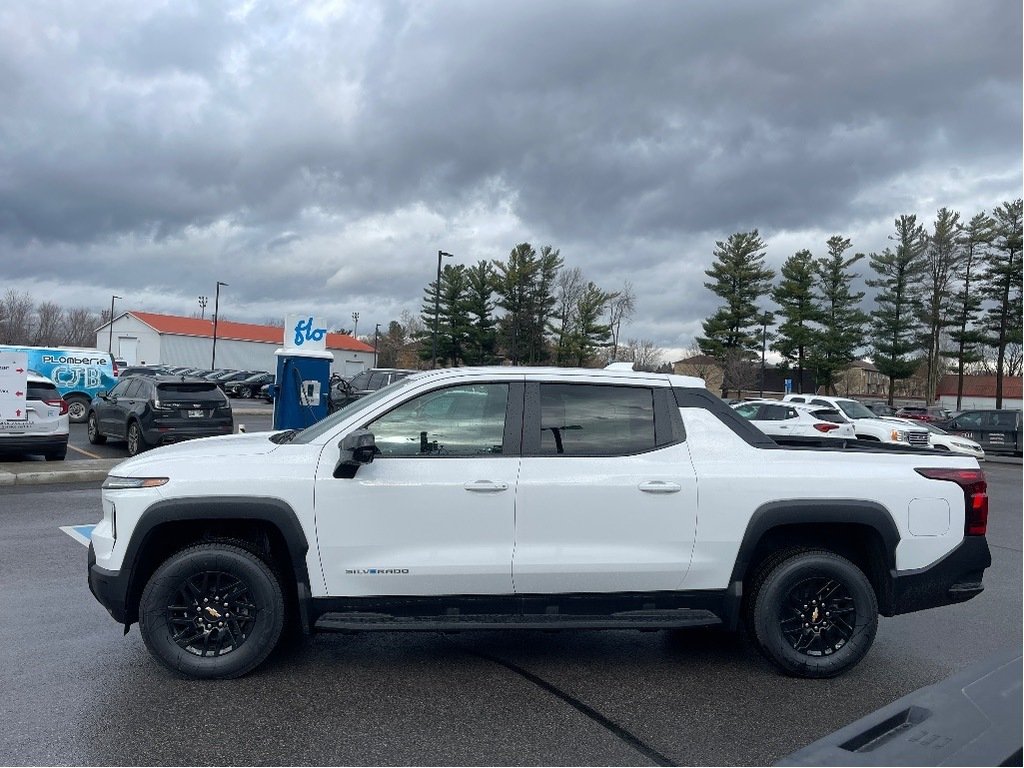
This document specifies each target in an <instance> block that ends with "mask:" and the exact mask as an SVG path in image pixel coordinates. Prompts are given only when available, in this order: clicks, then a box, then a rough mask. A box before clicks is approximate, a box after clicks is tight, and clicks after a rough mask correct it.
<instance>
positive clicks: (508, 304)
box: [494, 243, 562, 365]
mask: <svg viewBox="0 0 1024 768" xmlns="http://www.w3.org/2000/svg"><path fill="white" fill-rule="evenodd" d="M561 267H562V258H561V256H560V255H559V252H558V251H557V250H556V249H553V248H552V247H551V246H544V247H543V248H542V249H541V254H540V256H539V257H538V256H537V251H536V250H534V248H533V246H532V245H530V244H529V243H520V244H519V245H517V246H516V247H515V248H513V249H512V251H511V252H510V253H509V257H508V260H507V261H504V262H502V261H495V262H494V271H495V280H494V290H495V293H496V294H497V300H496V304H497V306H499V307H501V308H502V309H503V310H505V315H504V317H502V319H501V321H500V322H499V325H498V327H499V335H500V337H501V342H502V346H503V347H504V348H505V350H506V353H507V355H508V357H509V359H510V360H511V361H512V364H513V365H519V364H521V363H527V364H535V363H540V362H544V361H546V360H547V359H548V350H547V345H546V343H545V331H546V329H547V325H548V320H549V319H550V316H551V311H552V309H553V308H554V305H555V296H554V287H555V282H556V280H557V278H558V272H559V270H560V269H561Z"/></svg>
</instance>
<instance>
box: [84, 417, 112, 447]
mask: <svg viewBox="0 0 1024 768" xmlns="http://www.w3.org/2000/svg"><path fill="white" fill-rule="evenodd" d="M85 429H86V432H87V433H88V435H89V443H90V444H91V445H103V444H104V443H105V442H107V438H106V436H105V435H103V434H102V433H100V425H99V423H98V422H97V421H96V412H95V411H93V412H91V413H90V414H89V421H88V424H86V427H85Z"/></svg>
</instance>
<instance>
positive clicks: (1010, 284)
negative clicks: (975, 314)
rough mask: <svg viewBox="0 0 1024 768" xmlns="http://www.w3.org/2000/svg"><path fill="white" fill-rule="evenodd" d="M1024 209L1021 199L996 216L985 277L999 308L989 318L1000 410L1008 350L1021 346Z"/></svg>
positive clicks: (984, 279)
mask: <svg viewBox="0 0 1024 768" xmlns="http://www.w3.org/2000/svg"><path fill="white" fill-rule="evenodd" d="M1021 209H1022V201H1021V199H1020V198H1018V199H1017V200H1015V201H1013V202H1006V203H1003V204H1002V205H1001V206H999V207H998V208H996V209H995V210H994V211H993V212H992V217H993V219H994V221H995V228H994V233H995V237H994V239H993V241H992V246H993V247H992V248H991V249H990V251H989V259H988V265H987V269H986V270H985V274H984V275H983V277H982V280H983V282H984V285H985V292H986V294H987V295H988V297H989V298H990V299H992V300H993V301H994V302H995V304H994V306H992V307H991V308H990V309H989V310H988V313H987V314H986V317H985V327H986V329H987V330H988V332H989V334H990V340H989V343H990V345H991V346H994V347H995V348H996V408H1002V407H1003V378H1004V376H1005V373H1006V347H1007V345H1009V344H1020V343H1021V240H1022V237H1021Z"/></svg>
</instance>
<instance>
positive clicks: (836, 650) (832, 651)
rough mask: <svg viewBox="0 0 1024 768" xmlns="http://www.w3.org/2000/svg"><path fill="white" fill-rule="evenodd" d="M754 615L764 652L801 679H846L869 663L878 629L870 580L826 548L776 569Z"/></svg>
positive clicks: (805, 553)
mask: <svg viewBox="0 0 1024 768" xmlns="http://www.w3.org/2000/svg"><path fill="white" fill-rule="evenodd" d="M752 611H753V615H752V617H751V618H752V622H751V623H752V625H753V628H754V636H755V639H756V641H757V644H758V646H759V647H760V649H761V651H762V652H763V653H764V654H765V655H766V656H767V657H768V658H769V659H770V660H771V661H773V662H774V663H775V664H777V665H778V666H779V667H781V668H782V669H783V670H784V671H785V672H788V673H789V674H791V675H796V676H798V677H835V676H836V675H839V674H842V673H843V672H845V671H846V670H848V669H850V668H851V667H853V666H855V665H856V664H857V663H858V662H859V661H860V660H861V659H862V658H864V655H865V654H866V653H867V652H868V649H869V648H870V647H871V644H872V642H874V639H875V632H876V631H877V629H878V600H877V598H876V597H875V591H874V589H872V587H871V583H870V582H869V581H868V579H867V577H866V576H865V575H864V573H863V572H862V571H861V570H860V569H859V568H858V567H857V566H856V565H854V564H853V563H852V562H850V561H849V560H847V559H846V558H844V557H840V556H839V555H837V554H835V553H834V552H831V551H828V550H823V549H815V550H805V551H803V552H800V553H799V554H795V555H793V556H792V557H789V558H786V559H784V560H782V561H781V562H777V563H775V564H773V565H772V566H771V570H770V571H769V572H768V573H767V575H766V576H765V578H764V580H763V582H762V583H761V585H760V588H759V589H758V591H757V594H756V595H755V596H754V604H753V606H752Z"/></svg>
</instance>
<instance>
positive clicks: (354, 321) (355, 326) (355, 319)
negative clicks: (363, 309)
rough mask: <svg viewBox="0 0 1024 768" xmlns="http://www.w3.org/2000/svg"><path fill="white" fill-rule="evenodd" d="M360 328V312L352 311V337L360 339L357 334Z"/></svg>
mask: <svg viewBox="0 0 1024 768" xmlns="http://www.w3.org/2000/svg"><path fill="white" fill-rule="evenodd" d="M358 330H359V313H358V312H353V313H352V338H353V339H358V338H359V336H357V335H356V331H358Z"/></svg>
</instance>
